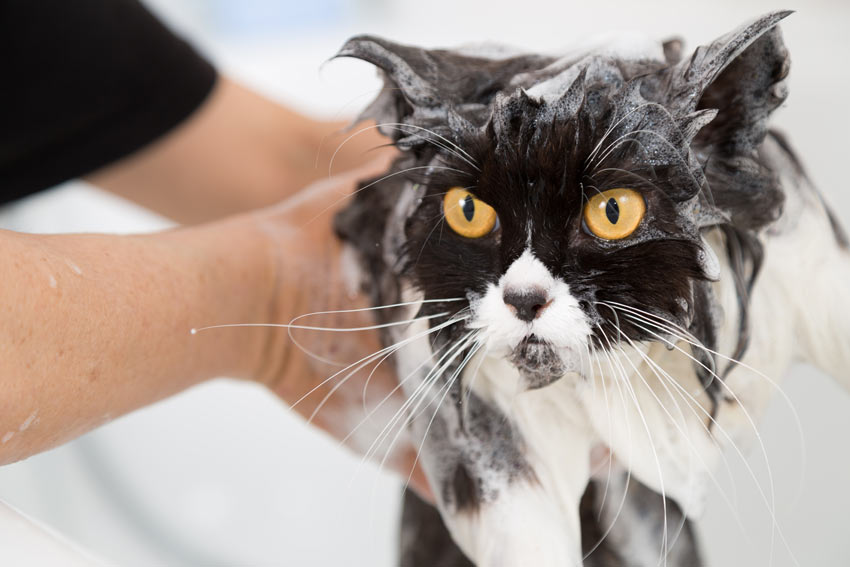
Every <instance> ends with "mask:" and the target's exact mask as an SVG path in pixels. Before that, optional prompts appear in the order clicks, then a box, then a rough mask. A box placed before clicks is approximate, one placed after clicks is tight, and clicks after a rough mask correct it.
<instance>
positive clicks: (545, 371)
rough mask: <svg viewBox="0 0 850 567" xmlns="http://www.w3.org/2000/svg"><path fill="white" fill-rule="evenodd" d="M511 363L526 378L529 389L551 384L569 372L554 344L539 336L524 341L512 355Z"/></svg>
mask: <svg viewBox="0 0 850 567" xmlns="http://www.w3.org/2000/svg"><path fill="white" fill-rule="evenodd" d="M510 361H511V363H512V364H513V365H514V366H516V367H517V369H518V370H519V371H520V374H522V376H523V378H525V380H526V384H527V386H528V388H529V389H536V388H542V387H543V386H546V385H548V384H551V383H552V382H554V381H555V380H557V379H558V378H560V377H561V376H563V375H564V374H565V373H566V372H567V371H568V367H567V365H566V364H564V361H563V359H562V358H561V357H560V356H559V355H558V353H557V352H556V351H555V348H554V347H553V346H552V344H551V343H549V342H548V341H545V340H543V339H541V338H540V337H538V336H537V335H528V336H527V337H525V338H524V339H522V340H521V341H520V342H519V344H518V345H517V346H516V347H515V348H514V350H513V352H512V353H511V356H510Z"/></svg>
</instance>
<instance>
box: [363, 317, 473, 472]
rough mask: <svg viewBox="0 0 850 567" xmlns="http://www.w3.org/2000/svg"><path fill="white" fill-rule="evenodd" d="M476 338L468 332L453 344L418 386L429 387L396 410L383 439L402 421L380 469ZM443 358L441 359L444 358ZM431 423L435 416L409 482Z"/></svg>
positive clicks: (364, 459) (367, 456) (366, 457)
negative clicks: (453, 363)
mask: <svg viewBox="0 0 850 567" xmlns="http://www.w3.org/2000/svg"><path fill="white" fill-rule="evenodd" d="M474 340H475V331H472V332H470V333H467V334H466V335H465V336H464V337H463V338H461V339H460V340H459V341H458V342H457V343H456V344H455V345H453V346H452V348H451V349H450V351H449V352H451V351H454V354H452V355H451V357H450V358H449V359H448V360H447V361H446V362H445V363H443V364H442V366H440V364H439V362H438V363H437V365H436V366H435V368H434V369H432V371H431V372H429V374H428V375H427V376H426V377H425V378H424V379H423V380H422V384H420V386H419V387H418V388H417V392H418V391H419V390H420V388H422V386H423V385H426V384H427V387H426V388H424V389H422V390H421V394H419V395H417V393H416V392H414V394H413V395H411V396H410V398H409V399H408V400H407V402H411V404H408V403H407V402H405V404H403V405H402V409H400V410H399V411H398V412H396V416H399V417H398V418H396V417H395V416H394V419H393V422H392V423H391V424H388V426H389V429H388V428H386V427H385V428H384V430H385V431H386V435H384V436H383V440H386V439H387V438H388V437H389V434H390V433H391V432H392V429H393V428H394V427H395V424H396V423H400V425H399V428H398V431H397V432H396V434H395V436H394V437H393V439H392V441H390V444H389V446H388V447H387V450H386V451H385V452H384V456H383V458H382V459H381V462H380V465H379V466H378V470H379V471H381V470H383V468H384V465H385V464H386V460H387V458H388V457H389V456H390V455H391V454H392V450H393V447H394V446H395V444H396V442H397V441H398V439H399V437H401V435H402V433H404V432H405V431H407V427H408V425H409V424H410V423H411V422H412V421H413V419H415V418H416V417H418V416H419V415H420V414H421V412H420V413H416V412H417V411H418V410H419V408H420V406H421V405H422V403H423V402H424V401H425V398H426V396H427V393H428V392H429V391H430V390H431V389H432V388H433V385H434V384H436V383H437V382H438V381H439V380H440V378H441V377H442V375H443V372H444V371H445V370H446V369H447V368H448V367H449V365H451V364H452V362H453V361H454V360H455V358H457V356H458V355H459V354H460V353H462V352H463V351H464V350H465V349H466V348H467V347H468V346H469V345H470V344H471V343H472V342H473V341H474ZM449 352H447V353H446V355H443V357H442V358H445V356H447V355H448V354H449ZM442 358H441V359H440V360H442ZM449 383H451V381H449ZM440 391H442V390H440ZM447 391H448V390H447ZM437 395H439V391H438V393H437ZM417 397H418V398H419V400H418V401H417V402H416V406H415V407H414V408H413V409H412V410H409V411H408V409H407V408H409V407H410V405H412V401H413V400H415V399H416V398H417ZM432 403H433V397H432V398H431V399H430V400H429V402H428V403H427V404H425V409H427V408H428V407H429V406H430V405H431V404H432ZM441 403H442V400H441ZM438 410H439V405H438V406H437V409H436V410H435V413H434V415H435V416H436V412H437V411H438ZM423 411H424V410H423ZM404 413H408V416H409V417H408V418H407V419H400V416H402V415H403V414H404ZM431 423H433V418H432V419H431V422H429V424H428V429H426V431H425V436H424V437H423V439H422V444H420V446H419V451H417V454H416V458H415V460H414V463H413V466H412V467H411V472H410V475H409V476H408V483H409V482H410V478H411V477H412V475H413V471H414V470H415V469H416V465H417V464H418V462H419V453H420V451H421V450H422V446H423V445H424V443H425V439H426V438H427V435H428V431H429V430H430V428H431ZM383 433H384V432H383V431H382V434H383ZM380 439H381V435H379V438H378V439H376V440H375V442H376V443H378V445H377V446H376V448H375V451H377V449H378V448H380V445H381V444H382V443H383V440H381V441H380V442H379V440H380ZM373 445H374V443H373ZM370 453H372V448H371V447H370V451H369V452H367V454H366V456H364V458H363V459H361V461H360V462H361V465H362V463H363V462H365V461H366V460H367V459H368V458H369V457H370ZM358 469H359V467H358Z"/></svg>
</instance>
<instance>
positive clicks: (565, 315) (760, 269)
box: [337, 12, 850, 566]
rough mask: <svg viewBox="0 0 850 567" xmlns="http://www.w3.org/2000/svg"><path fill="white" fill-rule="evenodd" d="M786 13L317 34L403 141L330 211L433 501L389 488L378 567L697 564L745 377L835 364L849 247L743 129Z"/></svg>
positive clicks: (756, 382) (754, 416)
mask: <svg viewBox="0 0 850 567" xmlns="http://www.w3.org/2000/svg"><path fill="white" fill-rule="evenodd" d="M787 14H788V12H776V13H771V14H768V15H766V16H764V17H761V18H759V19H757V20H756V21H754V22H753V23H750V24H747V25H745V26H743V27H742V28H740V29H738V30H736V31H734V32H732V33H730V34H728V35H726V36H723V37H721V38H720V39H718V40H716V41H715V42H713V43H711V44H710V45H707V46H704V47H700V48H698V49H697V50H696V51H695V52H694V53H693V54H692V55H691V56H689V57H684V58H683V57H682V54H681V44H680V43H679V42H678V41H671V42H667V43H664V44H657V43H651V42H648V43H647V44H646V45H643V46H638V47H636V46H634V45H631V46H630V47H629V49H624V48H622V47H621V46H603V47H597V48H594V49H591V50H587V51H583V52H575V53H571V54H568V55H564V56H547V55H532V54H523V53H514V52H511V51H509V50H506V49H491V48H487V49H485V48H477V49H460V50H453V51H449V50H424V49H419V48H415V47H407V46H403V45H398V44H394V43H391V42H388V41H385V40H382V39H378V38H374V37H357V38H353V39H351V40H350V41H349V42H348V43H347V44H346V45H345V46H344V47H343V49H342V51H341V52H340V56H349V57H357V58H361V59H364V60H366V61H369V62H371V63H373V64H375V65H376V66H377V67H379V68H380V70H381V71H382V73H383V74H384V77H385V80H386V88H385V89H384V90H383V92H382V94H381V95H380V96H379V97H378V99H377V100H376V101H375V102H374V103H373V104H372V105H371V106H370V107H369V108H368V109H367V111H366V113H365V116H366V117H369V118H374V119H376V120H377V121H378V124H379V125H380V127H381V128H382V130H383V131H385V132H386V133H387V134H388V135H390V136H392V138H393V139H394V141H395V144H396V145H397V146H398V147H399V148H400V149H402V150H403V156H402V157H401V158H400V159H399V160H398V161H397V162H396V164H395V165H394V167H393V169H392V171H391V172H389V173H390V174H389V175H387V176H385V177H383V178H381V179H380V180H376V181H373V182H370V183H368V184H364V185H363V190H361V191H359V192H358V194H357V196H356V198H355V199H354V200H353V202H352V203H351V205H350V206H349V207H348V208H347V209H346V210H344V211H343V212H342V213H340V215H339V216H338V217H337V231H338V233H339V235H340V236H341V237H342V238H343V239H344V240H346V241H347V242H348V243H349V244H350V245H351V246H353V247H354V249H356V250H357V252H358V255H359V258H360V259H361V261H362V262H361V265H362V267H363V270H362V271H363V285H364V287H365V289H367V290H368V291H369V292H370V293H371V294H372V298H373V301H374V302H375V304H376V305H390V304H404V305H401V306H399V307H397V308H393V309H386V310H382V311H379V313H380V314H381V317H382V321H381V322H394V321H404V320H411V321H412V322H411V323H410V324H409V325H399V326H394V327H388V328H387V329H388V331H387V332H386V335H385V337H384V339H385V342H386V343H387V344H388V345H397V350H395V363H396V367H397V370H398V373H399V376H400V380H402V386H403V388H404V390H405V392H406V393H407V396H408V403H407V404H406V405H405V413H404V419H405V420H407V421H408V423H409V427H410V430H411V433H412V436H413V438H414V439H415V440H416V442H417V443H421V455H420V460H421V463H422V465H423V467H424V469H425V472H426V474H427V476H428V479H429V482H430V484H431V486H432V487H433V489H434V493H435V495H436V499H437V502H436V503H437V507H438V509H439V515H438V514H437V512H436V511H435V510H434V509H433V508H431V507H430V506H428V505H426V504H424V503H422V502H421V501H419V500H418V499H417V498H416V497H415V496H413V495H412V494H411V495H408V496H407V498H406V508H405V513H404V525H403V531H402V534H403V537H402V539H403V549H402V554H403V555H402V564H403V565H405V566H408V565H411V566H412V565H429V566H435V565H461V564H468V561H469V560H471V561H472V562H473V563H474V564H476V565H484V566H497V565H505V566H515V565H534V566H549V565H552V566H556V565H557V566H562V565H581V564H585V565H656V564H659V563H665V564H666V565H671V566H672V565H681V566H685V565H687V566H692V565H698V564H700V560H699V554H698V550H697V546H696V542H695V540H694V537H693V535H692V530H691V526H690V524H689V521H688V520H687V518H688V517H693V516H696V515H698V514H699V513H700V510H701V507H702V505H703V498H704V494H705V490H706V488H707V484H708V483H709V481H710V479H711V474H712V471H713V470H714V469H715V467H716V465H717V463H718V462H719V459H720V458H721V453H722V451H723V450H724V448H726V447H729V446H732V447H734V448H735V450H737V446H738V443H740V442H741V441H742V440H746V439H747V438H748V437H751V436H752V435H753V431H754V428H755V423H756V422H757V420H758V418H759V416H760V414H761V412H762V410H763V409H764V407H765V404H766V402H767V401H768V399H769V397H770V395H771V393H772V390H773V388H774V386H775V384H773V383H772V382H771V379H770V378H768V376H772V377H777V376H781V375H782V374H783V372H784V370H785V369H786V368H787V367H788V366H789V365H790V364H791V363H792V362H793V361H795V360H799V359H805V360H808V361H810V362H812V363H814V364H816V365H818V366H819V367H821V368H822V369H824V370H825V371H827V372H829V373H831V374H832V375H834V376H836V377H837V378H840V379H843V380H845V381H847V379H848V377H850V373H848V372H847V370H846V369H847V367H848V364H850V351H848V349H847V348H846V346H845V345H846V342H847V339H848V338H850V318H848V317H847V316H846V313H843V312H842V311H843V310H842V309H836V306H837V305H844V304H846V303H847V302H848V301H850V253H848V241H847V238H846V237H845V235H844V233H843V232H842V230H841V229H840V227H839V226H838V225H837V223H836V222H835V220H834V218H833V217H832V215H831V214H830V212H829V211H828V209H827V208H826V207H825V205H824V203H823V201H822V200H821V198H820V196H819V194H818V193H817V192H816V191H815V190H814V189H813V187H812V186H811V184H810V183H809V181H808V179H807V178H806V176H805V174H804V172H803V170H802V168H801V166H800V164H799V162H798V161H797V160H796V158H795V157H794V154H793V153H792V151H791V150H790V148H789V146H788V144H787V142H786V141H785V140H784V138H783V137H782V136H780V135H779V134H777V133H775V132H772V131H770V130H769V129H768V119H769V116H770V113H771V112H772V111H773V110H774V109H775V108H777V107H778V106H779V105H780V104H781V103H782V102H783V101H784V100H785V97H786V95H787V92H786V88H785V85H784V83H783V79H784V78H785V77H786V75H787V73H788V69H789V59H788V55H787V52H786V50H785V47H784V45H783V43H782V39H781V35H780V32H779V29H778V27H777V23H778V22H779V21H780V20H781V19H782V18H784V17H785V16H786V15H787ZM804 296H805V297H804ZM609 456H610V458H609ZM615 520H616V521H615ZM446 528H447V531H446ZM449 534H450V536H451V539H449V538H448V535H449ZM452 540H453V541H454V542H456V544H457V545H458V546H459V548H460V549H461V550H462V551H463V554H461V553H460V551H459V550H458V549H457V548H456V547H455V546H454V544H452ZM464 555H465V556H466V557H467V558H468V559H466V558H465V557H464Z"/></svg>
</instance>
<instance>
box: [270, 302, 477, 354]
mask: <svg viewBox="0 0 850 567" xmlns="http://www.w3.org/2000/svg"><path fill="white" fill-rule="evenodd" d="M463 300H464V298H463V297H450V298H447V299H426V300H415V301H404V302H401V303H393V304H391V305H377V306H375V307H362V308H360V309H335V310H332V311H314V312H313V313H304V314H302V315H299V316H298V317H295V318H294V319H292V320H291V321H290V322H289V324H290V325H292V324H294V323H295V322H297V321H300V320H301V319H304V318H306V317H314V316H318V315H336V314H340V313H363V312H366V311H381V310H383V309H393V308H396V307H406V306H408V305H419V304H422V303H451V302H453V301H463ZM286 332H287V334H288V335H289V340H290V341H292V344H294V345H295V346H296V347H298V349H299V350H300V351H301V352H303V353H304V354H306V355H307V356H309V357H311V358H313V359H314V360H318V361H320V362H324V363H325V364H330V365H333V366H346V365H347V363H344V362H337V361H335V360H331V359H329V358H325V357H323V356H321V355H320V354H316V353H315V352H313V351H311V350H310V349H308V348H307V347H305V346H304V345H302V344H301V343H300V342H299V341H298V340H297V339H296V338H295V335H293V334H292V329H291V328H290V329H287V331H286Z"/></svg>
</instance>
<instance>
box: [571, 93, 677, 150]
mask: <svg viewBox="0 0 850 567" xmlns="http://www.w3.org/2000/svg"><path fill="white" fill-rule="evenodd" d="M650 106H653V107H659V108H662V109H663V110H665V111H666V110H667V109H666V108H664V107H663V106H662V105H660V104H658V103H657V102H645V103H642V104H639V105H638V106H636V107H634V108H633V109H631V110H629V111H628V112H626V113H625V114H624V115H623V116H621V117H620V118H619V119H618V120H617V121H616V122H612V123H611V125H610V126H608V128H607V129H606V130H605V133H604V134H603V135H602V137H601V138H600V139H599V141H598V142H597V143H596V146H594V148H593V150H592V151H591V152H590V154H589V155H588V156H587V160H586V161H585V163H586V164H588V165H589V164H590V163H592V161H593V158H594V156H596V154H597V153H598V152H599V148H600V147H602V144H603V143H604V142H605V140H606V139H607V138H608V136H610V135H611V132H613V131H614V129H615V128H616V127H617V126H619V125H620V124H622V123H623V121H624V120H625V119H626V118H628V117H629V116H631V115H632V114H634V113H635V112H637V111H639V110H642V109H644V108H647V107H650Z"/></svg>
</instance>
